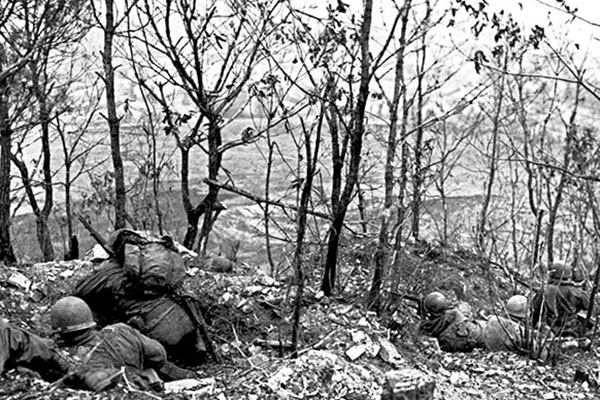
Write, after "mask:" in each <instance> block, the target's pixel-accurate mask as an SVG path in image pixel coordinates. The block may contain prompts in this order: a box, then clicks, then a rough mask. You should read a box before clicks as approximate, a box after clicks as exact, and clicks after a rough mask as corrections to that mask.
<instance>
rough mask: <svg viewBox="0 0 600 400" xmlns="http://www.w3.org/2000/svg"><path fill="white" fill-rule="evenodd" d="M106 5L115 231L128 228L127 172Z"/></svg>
mask: <svg viewBox="0 0 600 400" xmlns="http://www.w3.org/2000/svg"><path fill="white" fill-rule="evenodd" d="M105 5H106V21H105V22H106V25H105V26H104V52H103V53H102V64H103V66H104V83H105V85H106V109H107V113H108V128H109V131H110V154H111V157H112V162H113V168H114V173H115V178H114V179H115V229H122V228H125V226H126V211H125V203H126V197H125V196H126V194H125V172H124V170H123V159H122V158H121V143H120V141H121V138H120V134H119V125H120V120H119V117H118V116H117V106H116V103H115V71H114V68H113V65H112V46H113V38H114V35H115V26H114V3H113V0H105Z"/></svg>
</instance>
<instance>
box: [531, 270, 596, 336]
mask: <svg viewBox="0 0 600 400" xmlns="http://www.w3.org/2000/svg"><path fill="white" fill-rule="evenodd" d="M589 306H590V303H589V296H588V294H587V293H586V292H585V291H584V290H583V289H582V288H581V287H579V286H576V285H574V284H572V283H571V282H565V281H559V282H555V283H550V284H549V285H547V286H546V288H545V290H543V291H542V290H540V291H539V292H538V293H536V295H535V297H534V298H533V301H532V309H533V322H534V325H535V326H538V324H539V323H540V322H541V323H542V325H543V324H546V325H548V326H549V327H550V329H552V332H553V333H554V334H555V335H557V336H581V335H583V334H584V333H585V332H586V331H587V327H586V326H585V323H584V321H583V320H582V318H580V317H578V315H577V314H578V313H580V312H586V311H587V310H588V309H589Z"/></svg>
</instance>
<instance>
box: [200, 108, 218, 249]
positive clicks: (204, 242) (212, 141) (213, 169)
mask: <svg viewBox="0 0 600 400" xmlns="http://www.w3.org/2000/svg"><path fill="white" fill-rule="evenodd" d="M221 144H222V138H221V127H220V126H219V122H218V118H217V117H216V116H213V115H211V116H210V117H209V128H208V178H209V179H211V180H213V181H218V177H219V170H220V169H221V152H220V151H219V147H220V146H221ZM218 194H219V187H218V186H215V185H209V187H208V195H207V196H206V197H205V199H204V201H203V203H204V207H205V209H204V221H203V223H202V229H201V230H200V236H199V237H198V247H197V252H198V254H202V255H206V251H207V246H208V239H209V235H210V231H211V230H212V227H213V224H214V223H215V219H216V217H217V215H218V210H216V208H215V204H216V202H217V195H218Z"/></svg>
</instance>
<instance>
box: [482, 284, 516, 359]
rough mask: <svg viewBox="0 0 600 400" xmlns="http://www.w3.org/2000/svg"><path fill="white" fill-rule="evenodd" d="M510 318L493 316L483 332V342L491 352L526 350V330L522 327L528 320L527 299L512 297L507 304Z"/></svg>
mask: <svg viewBox="0 0 600 400" xmlns="http://www.w3.org/2000/svg"><path fill="white" fill-rule="evenodd" d="M506 313H507V316H508V318H504V317H501V316H499V315H494V316H492V317H491V318H490V319H489V320H488V321H487V323H486V325H485V328H484V330H483V341H484V343H485V347H486V349H488V350H490V351H514V352H517V353H518V352H522V351H523V349H524V348H525V346H524V345H525V343H524V341H525V328H524V326H523V325H522V323H523V321H524V320H525V318H527V297H525V296H523V295H516V296H512V297H511V298H510V299H508V301H507V302H506Z"/></svg>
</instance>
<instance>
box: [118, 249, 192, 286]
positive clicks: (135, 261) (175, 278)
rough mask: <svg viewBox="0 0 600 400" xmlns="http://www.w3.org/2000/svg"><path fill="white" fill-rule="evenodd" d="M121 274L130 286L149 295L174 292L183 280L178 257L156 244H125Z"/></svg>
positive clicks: (181, 260) (182, 269)
mask: <svg viewBox="0 0 600 400" xmlns="http://www.w3.org/2000/svg"><path fill="white" fill-rule="evenodd" d="M123 272H124V273H125V276H126V277H127V279H128V280H129V282H130V283H132V284H134V285H135V286H137V287H138V288H140V289H144V290H149V291H152V292H169V291H173V290H175V289H177V288H178V287H180V286H181V284H182V283H183V279H184V278H185V264H184V261H183V257H182V256H181V254H179V253H177V252H176V251H174V250H172V249H170V248H169V247H168V245H165V244H164V243H162V241H159V242H148V243H142V244H130V243H126V244H125V249H124V260H123Z"/></svg>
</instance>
